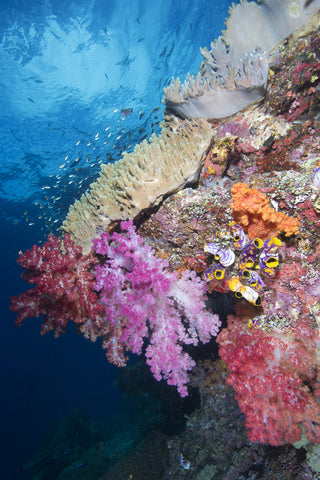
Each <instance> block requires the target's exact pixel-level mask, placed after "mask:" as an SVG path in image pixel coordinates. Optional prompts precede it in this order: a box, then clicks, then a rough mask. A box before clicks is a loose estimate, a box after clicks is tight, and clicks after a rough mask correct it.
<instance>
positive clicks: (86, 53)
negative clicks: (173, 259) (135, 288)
mask: <svg viewBox="0 0 320 480" xmlns="http://www.w3.org/2000/svg"><path fill="white" fill-rule="evenodd" d="M230 5H231V1H219V2H218V1H217V2H209V1H205V0H198V1H185V0H183V1H182V0H178V1H171V0H155V1H152V2H148V1H146V0H132V1H129V0H119V1H111V0H108V1H103V0H92V1H91V0H89V1H87V0H86V1H81V0H80V1H76V2H75V1H74V2H72V1H71V2H66V1H64V0H57V1H50V0H43V1H42V0H40V1H32V0H7V1H6V0H1V2H0V6H1V15H0V65H1V68H0V169H1V184H0V199H1V232H2V237H1V238H2V248H1V254H2V292H1V314H2V332H1V347H0V356H1V363H2V368H1V408H0V412H1V449H0V452H1V453H0V458H1V461H0V476H1V478H3V479H8V480H9V479H10V480H14V479H20V478H21V479H22V478H29V477H28V468H27V467H28V462H29V461H30V460H31V458H32V457H33V455H34V454H35V450H34V448H35V444H36V442H37V441H39V439H40V438H41V437H42V436H43V435H44V434H45V433H46V432H47V431H48V429H49V428H54V427H55V425H56V424H58V423H59V422H60V421H62V419H63V418H64V416H65V415H66V414H67V413H68V412H69V411H70V410H73V409H79V410H80V411H82V412H85V414H87V415H88V417H89V418H90V419H91V420H92V421H97V422H100V423H101V424H105V425H107V424H108V421H109V419H110V418H111V417H112V416H113V415H115V414H116V413H118V412H119V409H121V402H122V397H121V394H120V392H119V389H118V388H117V387H116V386H115V385H114V384H113V382H114V379H115V378H116V376H117V369H116V367H114V366H111V365H109V364H108V362H107V361H106V359H105V355H104V352H103V351H102V350H101V348H99V347H98V345H96V344H93V343H91V342H88V341H86V340H84V339H82V338H80V336H78V335H77V334H76V332H75V330H74V329H73V328H71V327H70V328H68V332H67V334H66V335H64V336H62V337H60V338H59V339H58V340H54V338H53V335H52V334H50V335H46V336H44V337H40V335H39V327H40V320H39V319H31V320H30V321H29V322H28V325H23V326H21V328H18V327H17V326H15V324H14V315H13V313H12V312H10V311H9V310H8V305H9V298H10V296H11V295H17V294H18V293H19V292H20V291H23V290H25V282H24V281H23V280H22V279H21V268H20V267H19V266H18V265H17V263H16V258H17V256H18V253H19V251H25V250H26V249H28V248H31V246H32V245H33V244H35V243H37V244H41V243H43V242H44V241H45V239H46V237H47V235H48V234H49V233H50V232H51V233H54V234H59V228H60V225H61V222H62V220H63V219H64V218H65V216H66V213H67V211H68V208H69V206H70V204H72V203H73V202H74V200H75V199H78V198H80V196H81V195H82V194H83V193H84V192H85V190H86V189H87V187H88V185H89V184H90V183H91V182H92V181H93V180H94V179H95V178H96V176H97V174H98V171H99V167H100V164H101V163H108V162H114V161H116V160H118V159H119V158H120V156H121V153H122V152H123V151H127V152H130V151H132V150H133V148H134V146H135V145H136V144H138V143H140V142H141V141H142V140H143V139H144V138H149V137H150V135H151V134H152V132H155V133H159V131H160V127H159V122H160V121H161V120H162V118H163V109H164V106H163V104H162V103H161V99H162V97H163V88H164V87H166V86H168V85H169V83H170V80H171V77H172V76H174V77H177V76H181V78H184V77H185V76H186V74H187V72H197V71H198V68H199V64H200V62H201V56H200V53H199V48H200V47H204V46H205V45H207V46H209V45H210V42H211V41H212V40H213V39H215V38H216V37H217V36H218V35H219V33H220V32H221V29H222V28H223V26H224V20H225V17H226V16H227V11H228V8H229V7H230ZM123 408H125V407H123ZM41 478H42V477H41ZM54 478H56V477H54Z"/></svg>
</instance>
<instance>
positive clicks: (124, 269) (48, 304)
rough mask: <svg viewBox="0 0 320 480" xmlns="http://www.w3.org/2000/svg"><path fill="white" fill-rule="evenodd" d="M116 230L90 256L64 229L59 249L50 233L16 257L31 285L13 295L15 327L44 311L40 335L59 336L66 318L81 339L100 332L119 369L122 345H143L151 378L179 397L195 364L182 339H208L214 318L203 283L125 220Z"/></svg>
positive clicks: (123, 362)
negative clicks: (175, 267) (174, 265)
mask: <svg viewBox="0 0 320 480" xmlns="http://www.w3.org/2000/svg"><path fill="white" fill-rule="evenodd" d="M121 228H122V234H119V233H117V232H114V233H113V234H112V236H111V237H110V235H109V234H108V233H102V234H101V237H100V238H99V239H95V240H94V252H95V253H96V256H94V255H93V253H90V255H87V256H83V255H82V252H81V247H80V246H75V245H74V243H73V242H72V240H71V239H70V236H69V235H65V237H64V240H63V247H64V249H65V253H62V252H61V248H62V239H60V238H56V237H54V236H53V235H50V236H49V238H48V240H47V242H46V243H45V244H44V245H43V246H42V247H39V246H37V245H34V246H33V247H32V249H31V250H29V251H27V252H25V253H24V254H22V255H21V256H20V257H19V259H18V262H19V263H20V265H21V266H22V267H23V268H25V269H26V270H27V272H26V273H24V274H23V277H24V278H25V279H27V280H28V281H29V282H30V283H35V284H36V285H37V286H36V288H35V289H33V290H28V291H27V292H26V293H21V294H20V295H19V296H18V297H12V299H11V306H10V308H11V309H12V310H13V311H14V312H17V313H18V315H17V321H16V323H17V324H18V325H21V323H22V322H23V321H24V320H25V319H26V318H28V317H31V316H36V317H38V316H39V315H40V314H43V315H44V323H43V325H42V328H41V333H42V334H43V333H47V332H49V331H51V330H53V331H54V334H55V336H59V335H60V334H61V333H64V331H65V328H66V325H67V322H68V320H71V321H73V322H74V323H75V324H76V325H77V327H78V331H79V332H80V333H82V334H83V335H84V337H85V338H88V339H90V340H92V341H96V340H97V338H102V347H103V348H104V349H105V350H106V351H107V353H106V355H107V358H108V360H109V361H110V362H112V363H114V364H115V365H117V366H119V367H120V366H125V365H126V361H127V358H126V356H125V351H131V352H133V353H136V354H138V355H140V354H141V353H142V350H143V347H144V350H145V356H146V359H147V364H148V365H149V366H150V368H151V372H152V374H153V376H154V377H155V379H156V380H158V381H159V380H161V379H165V380H166V381H167V383H168V384H169V385H176V386H177V389H178V392H179V393H180V395H181V396H182V397H185V396H187V395H188V390H187V387H186V384H187V383H188V371H189V370H191V369H192V367H193V366H194V365H195V362H194V360H193V359H192V358H191V357H190V355H189V354H188V353H186V352H184V351H183V345H198V343H199V341H201V342H203V343H206V342H208V341H209V340H210V339H211V337H212V336H216V335H217V333H218V331H219V327H220V325H221V322H220V320H219V318H218V316H217V315H213V314H212V313H210V312H208V311H207V310H206V308H205V299H206V296H205V294H206V284H205V282H203V281H202V280H201V279H200V278H199V277H197V275H196V273H195V272H192V271H190V270H184V271H183V272H181V273H180V274H179V276H178V274H177V272H170V271H169V270H168V262H167V261H165V260H163V259H161V258H158V257H156V256H155V255H154V251H153V250H152V249H151V247H149V246H147V245H144V244H143V240H142V239H141V238H140V236H139V235H138V234H137V233H136V231H135V226H134V225H133V223H132V221H128V222H121ZM98 262H99V265H96V264H97V263H98ZM94 265H96V267H95V270H94V274H93V272H91V271H90V269H91V268H92V267H93V266H94ZM94 290H95V291H94ZM96 292H98V294H97V293H96ZM146 342H147V346H146V345H145V344H146ZM145 347H146V348H145Z"/></svg>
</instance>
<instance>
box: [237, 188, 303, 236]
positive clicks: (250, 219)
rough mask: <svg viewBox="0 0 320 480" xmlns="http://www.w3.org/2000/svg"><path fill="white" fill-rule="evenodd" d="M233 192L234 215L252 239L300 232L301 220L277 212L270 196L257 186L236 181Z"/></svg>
mask: <svg viewBox="0 0 320 480" xmlns="http://www.w3.org/2000/svg"><path fill="white" fill-rule="evenodd" d="M231 193H232V203H231V211H232V217H233V219H234V220H235V221H236V222H237V223H238V224H239V225H240V226H241V227H242V228H243V229H244V230H245V231H247V233H248V235H249V238H250V239H251V240H253V239H255V238H261V239H262V240H266V239H267V238H268V237H272V236H276V235H278V234H279V233H281V232H284V234H285V236H286V237H290V236H291V235H295V234H297V233H298V232H299V225H300V221H299V220H298V219H297V218H294V217H289V216H288V215H285V214H284V213H281V212H277V211H276V210H275V209H274V208H273V207H271V205H270V201H269V199H268V197H267V196H266V195H265V194H264V193H262V192H260V191H259V190H257V189H256V188H249V187H248V184H246V183H236V184H235V185H233V187H232V189H231Z"/></svg>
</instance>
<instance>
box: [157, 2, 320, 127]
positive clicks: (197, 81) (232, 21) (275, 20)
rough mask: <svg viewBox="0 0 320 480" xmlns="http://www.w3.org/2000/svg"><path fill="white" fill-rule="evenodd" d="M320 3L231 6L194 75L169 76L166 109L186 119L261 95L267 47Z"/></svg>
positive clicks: (223, 111)
mask: <svg viewBox="0 0 320 480" xmlns="http://www.w3.org/2000/svg"><path fill="white" fill-rule="evenodd" d="M319 7H320V1H319V0H311V1H305V0H298V1H293V0H263V1H261V2H259V4H257V3H255V2H247V1H246V0H242V1H241V3H240V4H238V5H234V4H233V5H232V7H231V8H230V10H229V14H230V17H229V18H228V19H227V21H226V27H227V28H226V30H225V31H224V32H223V35H222V36H221V37H219V39H218V40H217V41H216V42H212V43H211V50H210V51H208V49H207V48H203V49H200V53H201V55H202V56H203V58H204V60H203V62H202V64H201V66H200V69H199V73H198V75H197V76H196V77H195V76H194V75H190V74H188V76H187V78H186V80H185V82H184V83H183V84H182V83H181V82H180V80H179V78H178V79H177V80H175V79H174V78H173V79H172V81H171V84H170V85H169V86H168V87H167V88H165V89H164V100H163V101H164V103H165V105H166V106H167V108H168V110H169V111H173V112H174V113H176V114H178V115H180V116H182V117H187V118H195V117H205V118H223V117H227V116H229V115H232V114H234V113H236V112H238V111H240V110H242V109H243V108H245V107H247V106H248V105H250V104H251V103H253V102H255V101H257V100H259V99H260V98H262V97H263V96H264V94H265V91H266V86H267V79H268V71H269V52H270V50H271V49H272V48H273V47H274V46H275V45H276V44H277V43H278V42H280V41H281V40H283V39H284V38H285V37H286V36H287V35H289V34H290V33H291V32H292V31H294V30H295V29H297V28H299V27H301V26H302V25H303V24H304V23H305V21H306V20H307V19H308V18H309V17H310V16H311V15H312V14H313V13H314V12H315V11H316V10H317V9H318V8H319Z"/></svg>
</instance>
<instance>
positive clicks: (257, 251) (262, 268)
mask: <svg viewBox="0 0 320 480" xmlns="http://www.w3.org/2000/svg"><path fill="white" fill-rule="evenodd" d="M220 237H221V238H223V242H222V244H221V243H220V242H212V243H208V244H206V245H205V246H204V251H205V252H207V253H210V254H211V255H212V256H213V258H214V262H213V263H212V264H211V265H210V267H209V268H208V269H207V270H206V271H205V272H203V274H202V278H203V279H204V280H206V281H207V282H209V281H211V280H214V279H216V280H223V279H224V278H225V274H226V271H227V269H228V268H229V267H231V266H234V267H235V271H236V273H237V275H235V276H231V277H230V278H229V279H228V286H229V288H230V290H231V291H232V292H234V293H235V296H236V297H237V298H242V297H243V298H244V299H245V300H247V301H248V302H250V303H253V304H254V305H256V306H260V305H261V302H262V297H261V295H262V291H263V288H264V281H263V279H266V278H274V277H275V276H276V275H277V273H278V270H279V247H280V246H281V243H282V242H281V240H279V238H277V237H271V238H268V239H267V240H265V241H263V240H261V239H260V238H255V239H254V240H248V238H247V236H246V235H245V233H244V231H243V229H242V227H241V226H240V225H238V224H237V223H236V222H231V223H230V224H229V231H223V232H220ZM226 244H229V245H228V246H226Z"/></svg>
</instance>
